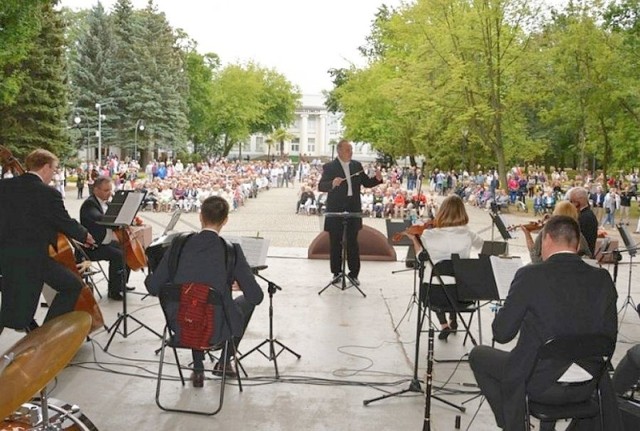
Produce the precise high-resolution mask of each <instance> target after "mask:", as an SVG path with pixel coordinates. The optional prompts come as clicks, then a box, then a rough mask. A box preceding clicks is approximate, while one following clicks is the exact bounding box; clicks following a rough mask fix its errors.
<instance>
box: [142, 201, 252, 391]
mask: <svg viewBox="0 0 640 431" xmlns="http://www.w3.org/2000/svg"><path fill="white" fill-rule="evenodd" d="M228 218H229V203H228V202H227V201H226V200H225V199H224V198H221V197H219V196H210V197H208V198H207V199H205V201H204V202H203V203H202V207H201V209H200V224H201V225H202V230H201V231H200V232H199V233H198V234H196V235H194V236H192V237H191V238H189V239H188V240H187V242H186V244H184V248H183V249H182V253H181V254H180V259H179V261H178V267H177V269H176V273H175V276H174V279H173V282H174V283H175V284H182V283H187V282H193V283H203V284H207V285H209V286H212V287H213V288H215V289H217V290H218V291H219V292H220V293H222V297H223V300H224V302H225V306H226V308H227V310H228V311H229V321H230V325H231V328H229V327H228V326H227V325H226V324H225V322H224V319H223V313H222V310H220V309H217V310H216V312H215V328H216V330H215V333H214V336H213V339H212V340H211V344H217V343H219V342H221V341H223V340H226V339H228V338H229V337H230V336H231V335H233V337H234V342H235V345H236V346H237V345H238V343H240V340H241V339H242V335H243V334H244V331H245V329H246V327H247V325H248V324H249V320H250V319H251V315H252V314H253V309H254V307H255V306H256V305H258V304H260V303H261V302H262V299H263V298H264V293H263V292H262V289H261V288H260V285H258V283H257V282H256V279H255V277H254V275H253V273H252V272H251V268H250V267H249V264H248V263H247V259H246V258H245V256H244V253H243V252H242V249H241V248H240V247H235V248H236V259H235V265H234V267H233V277H231V279H232V280H234V281H235V282H234V286H235V287H234V288H238V289H240V290H241V291H242V295H240V296H238V297H236V298H235V299H234V298H233V297H232V295H231V286H228V285H227V280H228V279H229V277H228V274H227V268H226V265H225V249H226V246H225V245H224V243H223V242H222V241H221V237H220V231H221V230H222V227H223V226H224V225H225V224H226V223H227V220H228ZM170 254H171V248H169V250H168V251H167V252H165V254H164V256H163V257H162V260H161V261H160V263H159V264H158V267H157V268H156V269H155V271H154V272H153V273H152V274H151V275H149V276H148V277H147V279H146V280H145V285H146V286H147V289H148V290H149V293H151V294H152V295H154V296H157V295H158V294H159V292H160V288H161V287H162V286H163V285H165V284H166V283H168V282H170V281H171V280H170V276H169V259H168V258H169V255H170ZM232 354H233V352H232V351H229V352H223V355H227V357H229V358H230V357H231V355H232ZM203 360H204V354H203V353H202V352H201V351H194V352H193V361H194V366H193V368H194V373H193V375H192V376H191V379H192V381H193V385H194V386H195V387H202V385H203V382H204V364H203ZM221 364H222V362H219V363H218V364H216V367H215V368H214V372H216V371H221ZM227 375H233V370H231V369H227Z"/></svg>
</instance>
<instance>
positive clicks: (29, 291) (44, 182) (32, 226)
mask: <svg viewBox="0 0 640 431" xmlns="http://www.w3.org/2000/svg"><path fill="white" fill-rule="evenodd" d="M26 165H27V172H26V173H25V174H24V175H19V176H16V177H14V178H11V179H6V180H2V181H0V202H2V206H3V208H2V211H0V272H1V273H2V279H3V283H2V309H1V310H0V327H8V328H14V329H25V328H27V327H29V328H31V329H33V328H34V327H35V326H37V325H36V324H35V321H34V320H33V318H34V315H35V312H36V309H37V307H38V301H39V298H40V293H41V291H42V286H43V283H47V284H48V285H49V286H51V287H52V288H53V289H54V290H56V291H57V294H56V297H55V299H54V300H53V302H52V303H51V307H50V308H49V312H48V313H47V317H46V319H45V321H47V320H50V319H52V318H54V317H57V316H60V315H62V314H65V313H68V312H70V311H73V309H74V308H75V304H76V302H77V300H78V296H79V295H80V290H81V289H82V281H81V280H80V279H79V278H78V277H77V276H76V275H75V274H73V272H72V271H71V270H70V269H69V268H67V267H65V266H64V265H62V264H61V263H58V262H57V261H55V260H54V259H53V258H51V257H50V256H49V250H48V249H49V245H57V234H58V233H63V234H65V235H66V236H68V237H70V238H73V239H75V240H77V241H79V242H81V243H84V244H85V245H86V246H91V245H93V244H94V243H95V241H94V239H93V237H92V236H91V234H90V233H88V232H87V229H85V228H84V227H82V225H80V223H78V222H77V221H76V220H74V219H72V218H71V217H70V216H69V213H68V212H67V210H66V209H65V207H64V201H63V200H62V195H61V194H60V192H59V191H57V190H56V189H55V188H53V187H50V186H49V183H50V182H51V179H52V178H53V175H54V173H55V172H56V170H57V169H58V158H57V157H56V156H55V155H54V154H52V153H51V152H49V151H46V150H42V149H39V150H35V151H33V152H32V153H31V154H29V155H28V156H27V158H26Z"/></svg>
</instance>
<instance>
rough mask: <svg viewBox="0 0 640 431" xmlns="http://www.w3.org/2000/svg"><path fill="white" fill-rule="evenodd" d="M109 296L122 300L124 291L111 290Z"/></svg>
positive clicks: (115, 299)
mask: <svg viewBox="0 0 640 431" xmlns="http://www.w3.org/2000/svg"><path fill="white" fill-rule="evenodd" d="M107 296H108V298H109V299H113V300H114V301H122V293H120V292H109V293H108V295H107Z"/></svg>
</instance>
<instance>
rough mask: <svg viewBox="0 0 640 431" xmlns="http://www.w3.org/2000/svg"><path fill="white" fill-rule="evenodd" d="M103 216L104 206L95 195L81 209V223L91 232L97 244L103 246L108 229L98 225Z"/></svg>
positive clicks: (86, 200)
mask: <svg viewBox="0 0 640 431" xmlns="http://www.w3.org/2000/svg"><path fill="white" fill-rule="evenodd" d="M103 215H104V211H103V210H102V205H100V201H98V199H97V198H96V197H95V196H94V195H91V196H89V197H88V198H87V199H85V201H84V202H83V203H82V206H81V207H80V223H82V225H83V226H84V227H86V228H87V229H88V230H89V232H91V235H92V236H93V238H94V239H95V240H96V244H102V241H103V240H104V237H105V236H106V235H107V228H106V227H105V226H102V225H99V224H97V223H96V222H98V221H100V220H102V216H103Z"/></svg>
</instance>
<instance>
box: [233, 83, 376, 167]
mask: <svg viewBox="0 0 640 431" xmlns="http://www.w3.org/2000/svg"><path fill="white" fill-rule="evenodd" d="M341 118H342V114H340V113H338V114H332V113H330V112H329V111H327V108H326V107H325V106H324V96H323V95H320V94H313V95H309V94H305V95H303V96H302V100H301V106H300V108H299V109H297V110H296V116H295V120H294V122H293V124H291V125H290V126H289V128H288V129H287V130H288V132H289V133H290V134H291V135H292V136H293V139H291V140H289V141H285V143H284V153H285V154H287V155H289V156H306V157H311V158H313V157H323V156H324V157H334V156H335V148H334V145H335V144H337V143H338V141H340V139H341V138H342V132H343V129H342V121H341ZM267 139H268V136H267V135H263V134H255V135H251V137H250V138H249V141H248V142H246V143H244V144H243V145H242V157H246V156H247V155H248V156H250V157H251V158H253V157H259V156H263V155H266V154H271V155H274V156H279V155H280V143H279V142H274V143H273V144H272V147H271V150H270V151H269V148H268V146H267V142H266V141H267ZM238 153H239V148H238V147H237V146H236V147H235V148H234V149H233V150H232V151H231V154H230V156H234V155H237V154H238ZM354 153H355V154H358V158H359V159H362V158H364V159H365V160H367V159H371V160H372V159H374V158H375V152H372V151H371V146H370V145H368V144H357V143H356V144H355V145H354Z"/></svg>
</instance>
